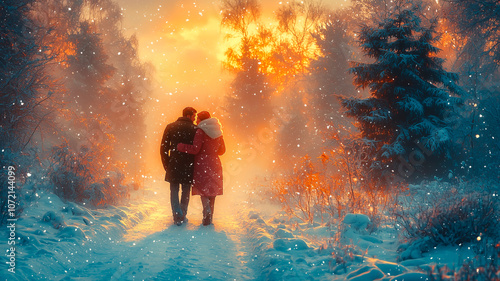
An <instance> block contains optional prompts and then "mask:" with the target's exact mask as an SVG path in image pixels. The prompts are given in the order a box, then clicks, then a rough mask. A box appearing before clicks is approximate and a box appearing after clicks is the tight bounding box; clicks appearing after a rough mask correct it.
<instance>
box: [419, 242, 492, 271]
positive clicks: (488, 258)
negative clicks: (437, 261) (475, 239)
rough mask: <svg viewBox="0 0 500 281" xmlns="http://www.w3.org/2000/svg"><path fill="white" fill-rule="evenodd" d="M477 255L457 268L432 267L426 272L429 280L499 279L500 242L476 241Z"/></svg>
mask: <svg viewBox="0 0 500 281" xmlns="http://www.w3.org/2000/svg"><path fill="white" fill-rule="evenodd" d="M478 246H479V248H481V251H480V252H476V254H477V256H476V257H475V258H473V259H471V260H468V261H466V262H464V263H463V265H462V266H461V267H460V268H459V269H458V270H452V269H450V268H448V267H447V266H443V267H432V268H431V269H430V270H429V271H428V272H427V274H428V276H429V280H436V281H441V280H448V281H451V280H453V281H469V280H474V281H500V244H492V243H488V242H483V243H478Z"/></svg>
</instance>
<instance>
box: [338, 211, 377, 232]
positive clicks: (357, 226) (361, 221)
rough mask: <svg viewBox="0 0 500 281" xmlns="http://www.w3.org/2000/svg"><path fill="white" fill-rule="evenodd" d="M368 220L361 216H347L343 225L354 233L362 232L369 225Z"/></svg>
mask: <svg viewBox="0 0 500 281" xmlns="http://www.w3.org/2000/svg"><path fill="white" fill-rule="evenodd" d="M370 222H371V221H370V218H369V217H368V216H367V215H363V214H347V215H346V216H345V217H344V220H343V223H344V224H345V225H348V226H350V227H351V228H353V229H354V230H356V231H364V230H366V228H367V227H368V225H369V224H370Z"/></svg>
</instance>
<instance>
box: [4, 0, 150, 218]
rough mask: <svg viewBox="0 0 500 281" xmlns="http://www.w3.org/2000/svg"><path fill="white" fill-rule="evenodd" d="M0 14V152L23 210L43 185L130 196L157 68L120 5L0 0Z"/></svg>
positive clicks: (92, 197) (92, 198) (94, 195)
mask: <svg viewBox="0 0 500 281" xmlns="http://www.w3.org/2000/svg"><path fill="white" fill-rule="evenodd" d="M0 17H1V18H0V24H1V27H0V33H1V38H0V54H1V55H0V92H1V98H0V103H1V111H2V113H1V116H2V120H1V126H0V131H1V133H0V138H1V143H2V152H1V154H0V159H1V163H2V166H3V167H4V168H5V169H6V167H7V166H10V165H12V166H14V167H15V169H16V170H15V174H16V176H15V180H16V182H15V185H16V186H17V193H16V195H17V197H18V198H17V200H16V202H17V203H18V204H19V205H18V206H17V208H16V212H17V214H20V213H21V212H22V209H23V204H25V203H26V202H29V197H30V196H34V195H35V194H36V190H37V189H40V188H49V189H51V190H53V192H55V193H56V194H57V195H59V196H60V197H61V198H64V199H66V200H71V201H76V202H79V203H86V204H88V205H90V206H102V205H105V204H112V203H115V202H119V201H120V200H122V199H125V198H126V197H127V196H128V191H129V190H130V188H131V187H136V188H137V184H138V183H140V180H139V179H140V177H141V175H142V174H143V165H142V164H141V163H142V159H141V151H142V143H143V140H144V135H145V130H144V115H145V113H144V111H143V108H142V107H143V104H144V102H145V99H146V98H147V96H148V93H149V91H150V90H151V89H150V82H149V80H148V77H149V75H150V72H151V67H149V66H148V65H147V64H144V63H142V62H141V61H140V60H139V58H138V56H137V48H138V42H137V39H136V38H135V37H134V36H132V37H127V36H125V35H124V34H123V32H122V29H121V20H122V14H121V9H120V7H119V6H118V4H117V3H116V2H114V1H111V0H103V1H100V0H98V1H66V0H47V1H45V0H42V1H33V0H22V1H17V0H2V5H1V6H0ZM6 176H7V173H6V172H5V173H2V175H1V176H0V178H1V179H2V181H3V182H4V183H6V182H7V178H6ZM1 192H2V194H3V195H2V196H1V197H0V198H1V200H2V202H0V204H1V206H2V207H1V208H2V221H4V220H5V218H6V215H7V212H6V211H7V202H6V200H7V197H6V194H7V189H6V185H2V188H1ZM4 195H5V196H4ZM4 200H5V202H4ZM23 202H24V203H23Z"/></svg>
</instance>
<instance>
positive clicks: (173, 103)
mask: <svg viewBox="0 0 500 281" xmlns="http://www.w3.org/2000/svg"><path fill="white" fill-rule="evenodd" d="M259 2H260V4H261V7H262V10H261V11H262V15H261V18H262V19H263V20H266V19H269V22H272V21H273V18H274V15H273V11H275V10H277V9H278V8H279V6H280V5H281V4H280V3H286V2H280V1H259ZM118 3H119V5H120V6H121V7H122V9H123V11H122V13H123V15H124V19H123V26H122V27H123V29H124V30H125V33H126V35H127V36H130V35H132V34H135V35H136V36H137V38H138V41H139V56H140V58H141V59H142V60H143V61H149V62H150V63H151V64H152V65H153V66H154V68H155V70H156V73H155V75H154V77H150V78H151V79H153V80H154V81H155V88H154V89H153V94H152V96H151V100H150V101H149V102H148V103H147V104H146V109H145V110H147V112H148V119H147V124H148V141H149V142H150V143H149V145H147V146H148V147H151V146H152V147H154V148H155V149H156V146H158V145H157V144H158V142H159V141H160V139H161V136H160V135H161V134H162V133H163V129H164V127H165V125H166V124H167V123H169V122H172V121H174V120H175V118H177V117H178V116H179V115H180V114H181V111H182V108H184V107H185V106H193V107H195V108H197V109H198V110H200V111H201V110H209V111H212V112H216V114H218V115H219V116H218V117H221V116H220V114H222V112H221V110H220V105H221V104H222V103H223V96H224V95H225V94H226V93H227V89H228V82H230V81H231V79H230V75H229V73H227V72H225V71H223V70H222V66H221V60H223V58H224V52H225V50H226V49H227V47H228V46H229V45H228V44H229V43H227V41H225V40H224V31H223V30H221V27H220V21H221V16H220V9H221V2H220V1H194V0H191V1H185V0H184V1H182V0H169V1H165V0H163V1H162V0H144V1H137V0H118ZM322 3H323V4H324V5H325V7H327V8H335V7H340V6H342V5H346V3H347V2H346V1H344V0H327V1H322ZM148 153H149V154H150V155H149V156H146V158H147V159H152V160H151V161H153V162H157V161H159V158H158V157H157V155H156V154H157V153H158V151H156V150H151V149H149V150H147V152H146V155H147V154H148ZM152 166H160V167H161V165H159V163H156V164H155V165H152Z"/></svg>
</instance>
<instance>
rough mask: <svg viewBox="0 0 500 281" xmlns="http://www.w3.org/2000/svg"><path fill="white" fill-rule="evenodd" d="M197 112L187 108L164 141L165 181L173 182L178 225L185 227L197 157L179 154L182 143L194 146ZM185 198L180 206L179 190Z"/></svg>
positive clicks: (175, 217)
mask: <svg viewBox="0 0 500 281" xmlns="http://www.w3.org/2000/svg"><path fill="white" fill-rule="evenodd" d="M195 119H196V110H195V109H194V108H192V107H186V108H184V110H183V111H182V117H179V118H178V119H177V121H175V122H173V123H170V124H168V125H167V127H166V128H165V132H164V133H163V139H162V141H161V148H160V153H161V161H162V163H163V168H164V169H165V172H166V174H165V181H168V182H169V183H170V204H171V205H172V215H173V218H174V223H175V224H177V225H181V224H182V223H183V222H184V221H185V220H186V214H187V209H188V204H189V195H190V194H189V193H190V191H191V184H192V182H193V169H194V155H191V154H187V153H183V152H179V151H177V144H178V143H189V144H193V139H194V135H195V134H196V126H195V125H194V124H193V122H194V120H195ZM181 186H182V195H181V200H180V204H179V188H180V187H181Z"/></svg>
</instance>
